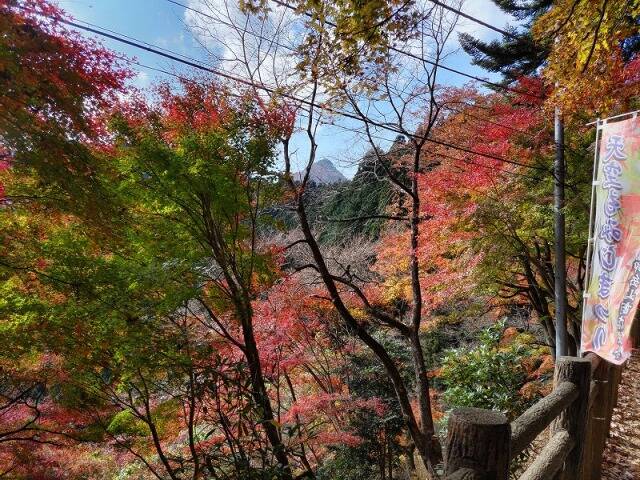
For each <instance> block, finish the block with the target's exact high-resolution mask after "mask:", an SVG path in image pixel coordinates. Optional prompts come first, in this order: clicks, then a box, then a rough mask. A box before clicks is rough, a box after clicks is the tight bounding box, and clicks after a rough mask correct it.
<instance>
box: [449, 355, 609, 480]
mask: <svg viewBox="0 0 640 480" xmlns="http://www.w3.org/2000/svg"><path fill="white" fill-rule="evenodd" d="M620 372H621V368H620V367H616V366H615V365H612V364H610V363H608V362H605V361H603V360H602V361H601V360H600V358H599V357H597V356H595V355H593V354H590V355H587V356H586V357H585V358H576V357H561V358H560V359H558V361H557V363H556V371H555V377H554V389H553V391H552V392H551V393H550V394H549V395H547V396H546V397H545V398H543V399H541V400H540V401H539V402H537V403H536V404H535V405H533V406H532V407H531V408H529V409H528V410H527V411H526V412H524V413H523V414H522V415H520V417H518V418H517V419H516V420H514V421H513V422H512V423H509V421H508V420H507V418H506V417H505V416H504V415H503V414H502V413H499V412H493V411H490V410H483V409H479V408H462V409H458V410H454V411H453V413H452V414H451V416H450V418H449V433H448V437H447V448H446V459H445V478H446V479H447V480H463V479H464V480H507V479H508V478H509V470H510V465H511V462H512V460H513V459H515V458H516V457H517V456H518V455H520V454H521V453H522V452H523V451H525V450H526V449H527V447H528V446H529V445H530V444H531V442H533V440H535V439H536V437H537V436H538V435H539V434H540V433H542V432H543V431H544V430H545V429H547V428H549V437H548V441H547V442H546V444H545V445H544V447H543V448H542V450H541V451H540V453H539V454H538V455H537V456H536V457H535V458H534V459H533V461H532V462H531V463H530V464H529V466H528V468H527V469H526V470H525V472H524V473H523V474H522V475H521V476H520V477H519V478H520V480H556V479H558V480H599V479H600V469H601V463H602V452H603V451H604V446H605V442H606V438H607V435H608V433H609V426H610V423H611V414H612V412H613V407H614V406H615V403H616V400H617V391H618V383H619V381H620Z"/></svg>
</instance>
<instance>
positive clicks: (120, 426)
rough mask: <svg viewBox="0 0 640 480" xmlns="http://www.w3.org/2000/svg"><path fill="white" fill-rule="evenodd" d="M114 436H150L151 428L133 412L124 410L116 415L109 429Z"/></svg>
mask: <svg viewBox="0 0 640 480" xmlns="http://www.w3.org/2000/svg"><path fill="white" fill-rule="evenodd" d="M107 431H108V432H109V433H110V434H112V435H123V434H125V435H135V436H144V435H148V434H149V427H148V426H147V424H146V423H144V422H143V421H142V420H140V419H139V418H136V417H135V416H134V415H133V413H132V412H131V410H122V411H121V412H118V413H116V414H115V415H114V416H113V418H112V419H111V423H109V426H108V427H107Z"/></svg>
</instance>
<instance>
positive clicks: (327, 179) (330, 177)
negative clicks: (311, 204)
mask: <svg viewBox="0 0 640 480" xmlns="http://www.w3.org/2000/svg"><path fill="white" fill-rule="evenodd" d="M303 175H304V172H295V173H294V174H293V178H294V179H295V180H296V181H301V180H302V177H303ZM309 181H311V182H313V183H315V184H316V185H330V184H333V183H342V182H346V181H348V180H347V177H345V176H344V175H343V174H342V172H340V170H338V169H337V168H336V166H335V165H334V164H333V163H331V160H327V159H326V158H323V159H322V160H318V161H317V162H314V164H313V165H312V166H311V173H310V174H309Z"/></svg>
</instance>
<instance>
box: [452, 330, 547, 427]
mask: <svg viewBox="0 0 640 480" xmlns="http://www.w3.org/2000/svg"><path fill="white" fill-rule="evenodd" d="M504 329H505V324H504V322H499V323H497V324H495V325H492V326H491V327H488V328H486V329H484V330H482V331H481V333H480V335H479V338H478V344H477V345H474V346H470V347H461V348H456V349H451V350H448V351H446V352H445V355H444V358H443V362H442V369H441V371H440V381H441V383H442V385H443V387H444V394H443V401H444V404H445V407H446V408H447V409H449V410H450V409H453V408H456V407H478V408H486V409H490V410H498V411H501V412H503V413H504V414H505V415H507V416H508V417H509V418H510V419H513V418H515V417H517V416H518V415H520V413H522V412H523V411H524V410H525V409H526V408H527V407H528V406H529V404H530V403H531V401H530V400H529V401H527V400H525V399H523V398H522V397H521V396H520V394H519V390H520V389H521V388H522V386H523V385H524V384H525V383H526V380H527V374H526V372H525V370H524V368H523V365H522V363H523V360H524V359H525V358H526V357H530V356H531V355H533V354H534V353H535V351H534V349H533V348H532V347H531V346H530V345H528V343H527V342H523V341H518V339H515V340H514V341H512V342H511V343H509V344H508V345H505V346H501V345H500V339H501V338H502V333H503V332H504Z"/></svg>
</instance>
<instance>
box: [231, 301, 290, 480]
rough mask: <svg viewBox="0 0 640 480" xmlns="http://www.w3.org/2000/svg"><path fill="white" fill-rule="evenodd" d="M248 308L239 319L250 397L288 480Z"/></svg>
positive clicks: (287, 460)
mask: <svg viewBox="0 0 640 480" xmlns="http://www.w3.org/2000/svg"><path fill="white" fill-rule="evenodd" d="M250 308H251V307H250V306H246V305H245V306H243V309H244V310H245V311H244V312H242V313H243V315H242V316H243V318H242V319H241V323H242V336H243V340H244V347H245V356H246V359H247V365H248V366H249V373H250V374H251V387H252V388H251V395H252V396H253V400H254V401H255V402H256V404H257V405H258V407H259V409H260V411H261V413H262V418H261V420H262V427H263V428H264V431H265V433H266V435H267V439H268V440H269V443H270V444H271V447H272V448H273V455H274V456H275V457H276V460H277V461H278V463H279V464H280V467H281V469H282V474H283V478H284V479H285V480H289V479H291V478H292V474H291V468H290V466H289V458H288V457H287V452H286V449H285V447H284V444H283V443H282V438H281V436H280V431H279V430H278V428H277V427H276V422H275V417H274V415H273V408H272V407H271V400H270V399H269V395H268V393H267V388H266V386H265V382H264V375H263V373H262V366H261V364H260V355H259V354H258V347H257V344H256V339H255V336H254V333H253V323H252V321H251V316H252V315H251V309H250Z"/></svg>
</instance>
